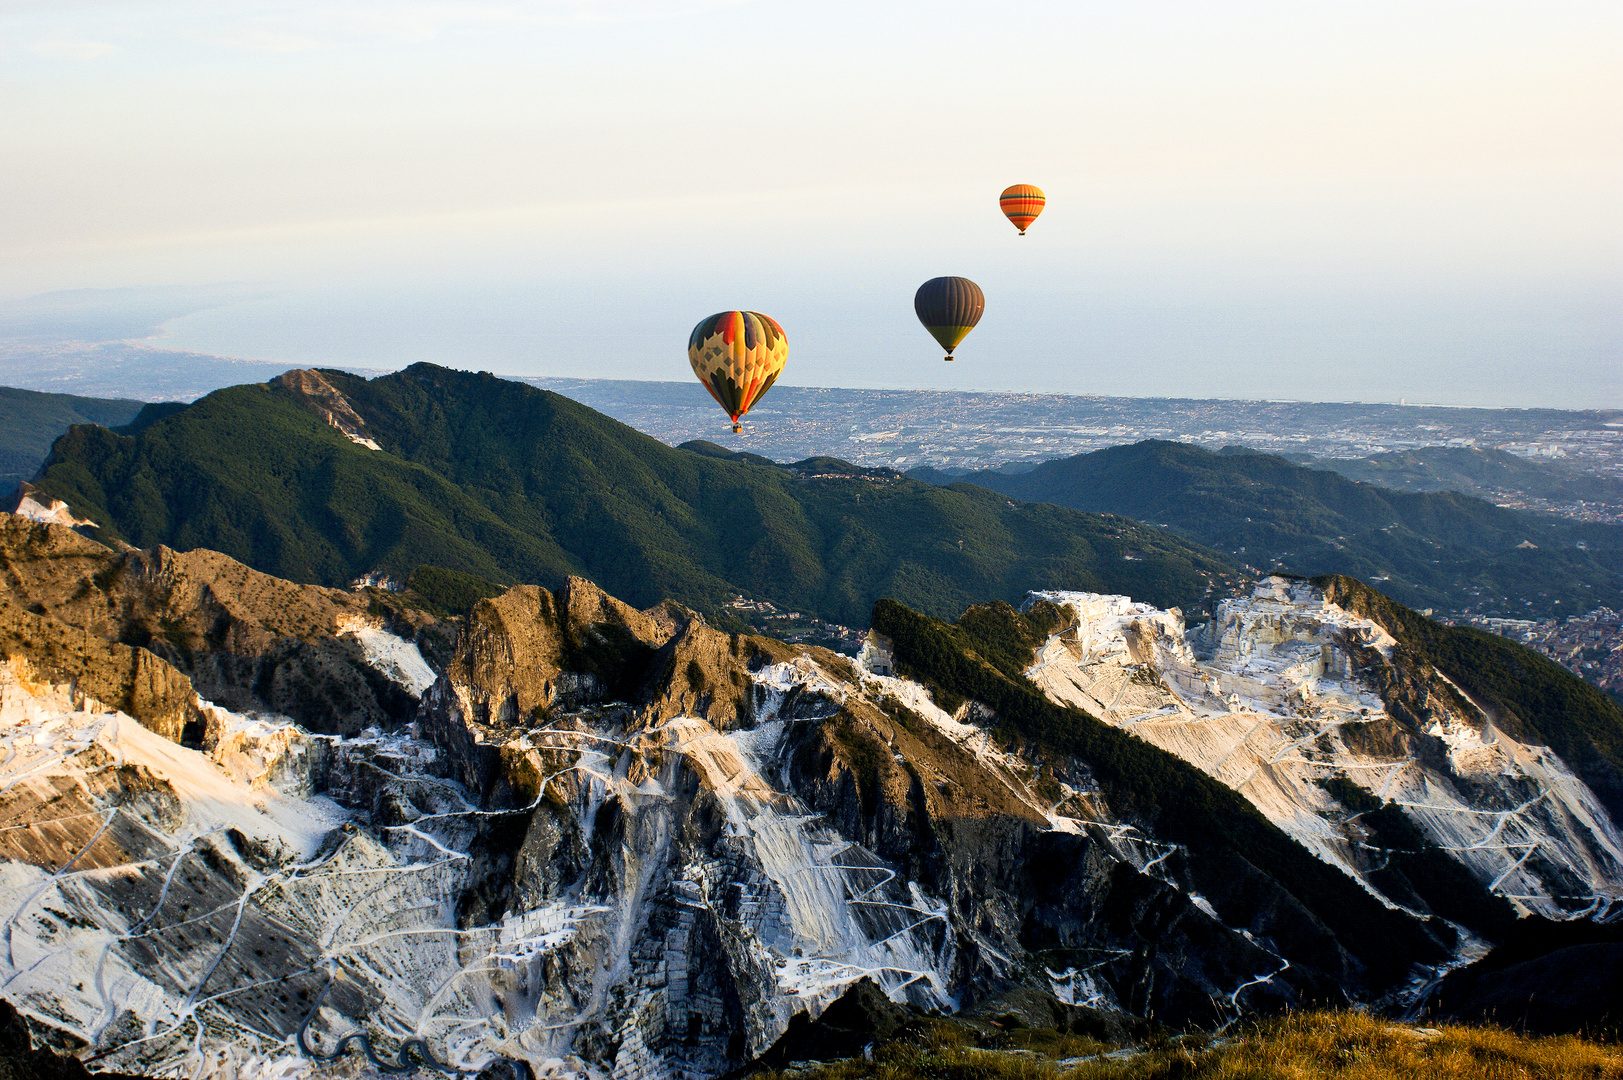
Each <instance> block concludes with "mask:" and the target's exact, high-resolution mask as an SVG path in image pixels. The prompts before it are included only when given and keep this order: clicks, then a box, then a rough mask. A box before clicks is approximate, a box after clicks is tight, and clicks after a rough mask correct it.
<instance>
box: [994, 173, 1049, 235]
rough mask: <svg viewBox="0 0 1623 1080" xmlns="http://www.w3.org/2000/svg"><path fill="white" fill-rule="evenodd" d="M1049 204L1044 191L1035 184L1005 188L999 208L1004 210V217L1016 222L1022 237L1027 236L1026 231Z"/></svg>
mask: <svg viewBox="0 0 1623 1080" xmlns="http://www.w3.org/2000/svg"><path fill="white" fill-rule="evenodd" d="M1047 203H1048V198H1047V196H1045V195H1044V194H1043V189H1042V188H1040V187H1037V186H1036V185H1035V184H1016V185H1014V186H1013V187H1010V188H1004V189H1003V194H1002V195H999V196H998V200H997V204H998V206H1000V207H1002V208H1003V216H1004V217H1006V218H1008V219H1009V220H1010V221H1012V222H1014V227H1015V228H1017V229H1019V230H1020V235H1021V236H1024V235H1026V229H1027V228H1029V227H1030V225H1031V223H1032V222H1033V221H1036V220H1037V215H1038V214H1040V213H1042V212H1043V207H1044V206H1045V205H1047Z"/></svg>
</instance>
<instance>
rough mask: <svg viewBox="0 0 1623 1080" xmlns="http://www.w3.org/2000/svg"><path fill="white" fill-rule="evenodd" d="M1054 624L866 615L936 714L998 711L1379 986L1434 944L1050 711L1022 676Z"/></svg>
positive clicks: (1008, 729)
mask: <svg viewBox="0 0 1623 1080" xmlns="http://www.w3.org/2000/svg"><path fill="white" fill-rule="evenodd" d="M1060 621H1061V619H1060V616H1059V613H1058V610H1057V609H1054V608H1052V606H1051V605H1049V606H1044V605H1039V606H1037V607H1034V608H1033V609H1032V611H1031V612H1029V613H1027V614H1025V615H1021V614H1017V613H1016V612H1014V611H1013V609H1011V608H1008V607H1007V606H1006V605H1001V604H988V605H982V606H980V607H977V608H972V609H970V610H969V611H967V612H965V613H964V615H963V617H962V618H960V619H959V620H958V622H957V623H956V624H955V625H948V624H946V623H943V622H941V621H939V620H937V619H932V618H930V617H928V616H924V615H920V614H917V613H915V612H912V611H909V610H907V609H906V608H905V607H903V606H902V605H900V604H897V603H895V602H893V601H889V600H882V601H880V602H879V603H878V604H876V605H875V606H874V613H873V628H874V630H876V631H877V632H879V633H882V634H884V635H886V636H887V637H889V638H890V639H891V641H892V643H893V645H894V654H895V658H896V662H897V666H898V668H899V670H900V671H901V673H903V674H905V675H909V676H911V677H913V678H915V679H917V680H919V681H921V682H923V683H925V684H926V685H929V686H930V687H931V688H932V691H933V693H934V694H935V696H936V698H937V700H938V701H939V702H941V703H942V704H943V706H944V707H946V708H953V707H955V705H956V703H957V702H958V701H961V700H962V699H965V698H972V699H974V700H976V701H980V702H982V703H984V704H986V705H989V706H990V707H991V708H992V709H993V711H994V712H996V714H997V722H998V733H999V735H1000V736H1001V737H1002V738H1004V739H1006V740H1012V741H1017V742H1028V743H1032V744H1035V745H1037V746H1038V747H1042V748H1046V749H1049V750H1053V751H1057V752H1059V753H1062V754H1065V755H1067V756H1070V757H1073V758H1075V759H1077V760H1080V761H1082V762H1083V763H1085V764H1086V765H1087V766H1088V768H1089V770H1090V771H1091V773H1092V775H1093V778H1094V780H1095V781H1096V782H1097V783H1098V784H1099V787H1100V789H1101V790H1102V791H1103V792H1104V795H1105V797H1106V799H1107V800H1108V802H1109V804H1110V806H1111V808H1112V809H1114V810H1115V811H1116V813H1118V814H1119V815H1121V816H1122V817H1123V818H1124V819H1126V820H1128V821H1132V822H1134V823H1136V824H1139V825H1141V826H1143V827H1144V828H1146V829H1148V830H1151V831H1152V832H1153V833H1154V835H1156V836H1158V837H1160V838H1162V839H1165V840H1170V841H1172V842H1174V843H1178V844H1182V845H1184V847H1185V848H1186V849H1187V850H1188V851H1189V852H1190V853H1191V857H1192V858H1195V859H1200V858H1213V857H1217V856H1220V855H1221V854H1222V853H1225V852H1227V853H1233V854H1236V855H1238V856H1240V857H1241V858H1243V859H1245V860H1246V861H1248V862H1250V863H1251V865H1253V866H1255V867H1257V868H1258V869H1260V870H1262V871H1263V872H1264V873H1266V874H1268V875H1269V876H1271V877H1272V878H1273V879H1274V881H1275V882H1277V883H1278V884H1279V885H1281V886H1282V887H1283V888H1284V889H1285V890H1286V891H1288V892H1290V893H1291V894H1292V895H1293V896H1295V897H1296V899H1297V900H1298V901H1300V902H1301V903H1302V904H1303V906H1305V907H1307V908H1308V909H1309V910H1310V911H1312V912H1313V913H1314V914H1315V915H1317V916H1318V917H1319V918H1320V919H1321V920H1322V921H1323V922H1324V923H1325V924H1326V925H1327V926H1328V927H1329V928H1330V929H1331V930H1332V931H1333V932H1334V933H1335V935H1336V937H1337V939H1338V940H1340V941H1341V943H1342V945H1343V946H1344V947H1345V948H1346V949H1347V950H1348V951H1349V952H1351V953H1353V954H1354V955H1355V956H1357V957H1358V958H1359V959H1360V960H1362V961H1363V962H1364V963H1365V964H1366V965H1368V967H1369V969H1370V974H1371V979H1372V981H1373V982H1374V984H1375V985H1377V986H1382V985H1386V984H1388V983H1390V982H1391V981H1393V980H1395V979H1397V978H1399V977H1401V976H1402V974H1403V973H1404V972H1405V971H1406V970H1407V968H1408V966H1409V965H1410V964H1411V963H1413V962H1416V961H1419V960H1425V959H1428V958H1429V959H1432V960H1436V959H1439V958H1440V956H1441V953H1440V950H1439V949H1438V947H1437V945H1436V944H1435V943H1434V942H1433V941H1431V940H1430V939H1429V938H1428V936H1427V935H1426V934H1425V933H1424V932H1423V931H1422V930H1421V928H1420V926H1419V925H1418V924H1417V923H1416V922H1415V921H1414V920H1412V919H1411V918H1409V917H1408V916H1405V915H1402V914H1399V913H1397V912H1395V911H1393V910H1391V909H1389V908H1386V907H1384V906H1383V905H1382V904H1381V903H1380V902H1379V901H1377V900H1376V899H1375V898H1374V897H1373V896H1371V895H1370V894H1369V893H1367V892H1365V891H1364V890H1363V889H1362V888H1361V887H1360V886H1359V885H1358V884H1356V883H1355V882H1354V881H1353V880H1352V879H1351V878H1349V877H1348V876H1347V875H1346V874H1344V873H1342V872H1341V871H1340V870H1337V869H1335V868H1334V867H1332V866H1330V865H1329V864H1328V863H1325V862H1322V861H1321V860H1319V859H1318V858H1316V857H1315V856H1313V855H1312V854H1310V853H1309V852H1308V850H1307V849H1306V848H1304V847H1302V846H1301V845H1300V844H1298V843H1297V842H1296V841H1294V840H1292V839H1291V838H1290V837H1289V836H1287V835H1286V834H1285V833H1284V832H1282V831H1281V830H1280V829H1279V828H1278V827H1276V826H1275V825H1273V824H1272V823H1271V822H1269V821H1268V820H1267V819H1266V818H1265V817H1263V816H1262V814H1261V813H1260V812H1259V811H1258V810H1257V809H1256V807H1254V806H1252V805H1251V804H1250V803H1249V802H1247V801H1246V799H1245V797H1244V796H1242V795H1240V794H1239V793H1238V792H1235V791H1233V790H1232V789H1230V788H1228V787H1225V786H1224V785H1223V784H1221V783H1220V782H1218V781H1217V780H1215V779H1213V778H1212V777H1210V776H1208V775H1206V774H1205V773H1203V772H1201V771H1200V770H1199V769H1197V768H1195V767H1194V766H1193V765H1190V764H1189V763H1187V762H1185V761H1183V760H1181V759H1180V758H1178V757H1176V756H1174V755H1172V754H1169V753H1167V752H1166V751H1164V750H1161V749H1160V748H1158V747H1156V746H1153V745H1151V744H1150V743H1147V742H1145V741H1144V740H1142V739H1139V738H1137V737H1135V736H1133V735H1130V734H1128V733H1127V732H1124V731H1120V730H1118V729H1116V728H1114V727H1111V726H1110V725H1108V724H1105V723H1104V722H1102V721H1100V720H1098V719H1097V718H1095V717H1093V716H1090V715H1089V714H1087V713H1086V712H1083V711H1082V710H1081V709H1077V708H1073V707H1069V706H1063V705H1057V704H1055V703H1054V702H1052V701H1050V700H1049V699H1048V698H1047V697H1046V696H1045V695H1044V694H1043V693H1042V691H1040V690H1038V689H1037V687H1036V686H1035V685H1033V684H1032V683H1031V681H1030V680H1028V679H1027V678H1026V677H1025V676H1024V674H1023V671H1024V669H1025V667H1026V666H1028V665H1029V664H1030V662H1031V659H1032V655H1033V650H1034V649H1035V647H1036V645H1037V644H1038V643H1039V642H1040V641H1041V640H1043V639H1044V637H1045V636H1046V634H1047V633H1048V632H1049V631H1051V630H1052V629H1054V627H1056V626H1057V625H1058V624H1059V622H1060Z"/></svg>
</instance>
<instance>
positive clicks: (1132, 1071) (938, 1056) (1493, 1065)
mask: <svg viewBox="0 0 1623 1080" xmlns="http://www.w3.org/2000/svg"><path fill="white" fill-rule="evenodd" d="M906 1034H907V1035H908V1036H909V1037H906V1038H897V1039H894V1040H893V1041H891V1042H888V1043H885V1044H882V1045H880V1046H878V1047H875V1048H874V1050H873V1053H872V1060H863V1059H852V1060H848V1061H841V1062H831V1063H829V1064H827V1065H819V1066H813V1067H812V1068H810V1069H808V1070H803V1071H798V1072H794V1073H787V1072H782V1073H770V1072H769V1073H761V1074H758V1075H759V1076H760V1077H761V1080H787V1078H788V1077H791V1076H792V1077H794V1078H795V1080H870V1078H872V1080H1057V1078H1058V1077H1061V1076H1064V1077H1066V1078H1067V1080H1271V1078H1280V1080H1287V1078H1288V1080H1332V1078H1342V1080H1355V1078H1356V1080H1577V1078H1579V1077H1586V1078H1590V1080H1623V1053H1619V1052H1618V1049H1617V1047H1616V1046H1615V1045H1610V1044H1609V1042H1608V1041H1604V1040H1603V1041H1591V1040H1588V1039H1582V1038H1578V1037H1576V1036H1572V1035H1563V1036H1559V1037H1556V1038H1529V1037H1525V1036H1521V1035H1516V1034H1513V1033H1511V1032H1509V1031H1505V1030H1503V1029H1500V1028H1495V1027H1470V1026H1466V1025H1461V1024H1443V1025H1441V1026H1439V1027H1435V1028H1422V1027H1416V1026H1411V1025H1408V1024H1397V1023H1393V1022H1391V1021H1389V1020H1385V1019H1383V1018H1381V1017H1379V1016H1374V1015H1371V1014H1369V1013H1361V1012H1309V1013H1298V1014H1296V1015H1294V1016H1287V1017H1281V1018H1276V1019H1270V1020H1260V1021H1255V1022H1253V1023H1250V1024H1247V1025H1245V1026H1243V1027H1240V1028H1236V1029H1233V1030H1230V1031H1227V1032H1224V1033H1223V1034H1222V1035H1221V1036H1219V1037H1217V1038H1212V1037H1210V1036H1206V1035H1201V1034H1191V1035H1185V1036H1174V1037H1170V1038H1169V1037H1166V1036H1162V1037H1158V1038H1155V1039H1152V1040H1150V1042H1149V1044H1148V1045H1146V1046H1143V1047H1140V1048H1137V1052H1136V1053H1132V1054H1130V1055H1124V1056H1123V1057H1121V1058H1116V1059H1111V1058H1106V1057H1103V1056H1102V1051H1104V1050H1105V1049H1106V1047H1104V1046H1102V1045H1099V1044H1096V1043H1093V1042H1092V1040H1089V1039H1085V1038H1081V1037H1078V1036H1075V1035H1060V1034H1058V1033H1056V1032H1053V1031H1047V1030H1042V1029H1017V1030H1014V1031H1010V1032H1008V1033H1006V1034H1001V1035H998V1036H995V1037H994V1038H992V1039H989V1040H975V1039H972V1038H970V1037H969V1036H968V1033H966V1032H964V1031H962V1030H959V1029H957V1028H954V1027H953V1026H951V1024H950V1022H941V1021H936V1022H930V1021H920V1022H918V1023H917V1024H916V1025H915V1030H913V1031H909V1032H907V1033H906ZM976 1041H981V1042H983V1043H990V1044H991V1046H993V1047H995V1049H983V1048H981V1047H977V1046H976V1045H974V1044H975V1042H976ZM1028 1048H1029V1049H1028ZM1011 1050H1013V1051H1017V1052H1015V1053H1010V1052H1008V1051H1011ZM1021 1050H1026V1051H1027V1052H1024V1053H1021V1052H1018V1051H1021ZM1030 1051H1035V1053H1032V1052H1030ZM1078 1058H1081V1059H1083V1060H1080V1061H1077V1060H1075V1059H1078ZM1063 1059H1071V1060H1072V1062H1073V1063H1072V1064H1069V1065H1064V1066H1062V1065H1060V1064H1059V1060H1063Z"/></svg>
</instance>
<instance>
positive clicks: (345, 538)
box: [34, 364, 1236, 624]
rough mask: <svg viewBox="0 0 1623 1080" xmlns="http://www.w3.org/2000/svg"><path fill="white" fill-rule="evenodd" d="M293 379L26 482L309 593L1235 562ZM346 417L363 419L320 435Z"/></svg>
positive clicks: (922, 589)
mask: <svg viewBox="0 0 1623 1080" xmlns="http://www.w3.org/2000/svg"><path fill="white" fill-rule="evenodd" d="M314 375H315V378H318V379H319V380H320V382H321V385H322V387H325V389H318V391H317V392H312V391H311V388H312V387H314V385H315V384H314V382H313V381H312V379H310V378H308V377H306V376H305V375H304V374H300V373H289V376H287V377H284V378H282V379H280V380H277V382H276V383H274V384H254V385H247V386H240V387H233V388H229V389H226V390H221V391H216V392H215V393H213V394H210V395H208V396H207V397H204V398H202V399H200V400H199V401H197V402H194V403H193V404H191V405H190V406H187V407H186V408H185V409H182V410H180V411H177V412H173V413H171V414H169V415H165V416H162V417H160V418H158V419H156V420H155V421H153V422H151V423H147V424H146V425H145V426H144V427H141V428H140V430H138V431H135V432H134V433H133V434H131V435H120V434H118V433H115V432H112V431H108V430H107V429H104V428H93V427H83V426H81V427H75V428H73V429H71V430H70V431H69V432H68V433H67V434H65V435H64V436H63V437H62V438H61V439H59V440H58V441H57V443H56V445H55V447H54V448H53V450H52V455H51V457H50V459H49V460H48V461H47V462H46V464H45V466H44V468H43V469H42V470H41V473H40V475H39V477H38V478H37V480H36V482H35V485H34V486H35V487H36V488H37V489H39V491H40V492H41V493H42V495H44V496H48V497H50V498H60V499H63V500H65V501H67V502H68V503H69V504H70V505H71V506H72V507H74V508H75V510H76V511H77V512H78V513H79V514H80V515H81V516H89V517H90V518H91V519H92V520H94V521H97V522H98V523H99V524H100V525H101V527H102V528H103V530H104V534H105V535H106V536H107V537H108V538H109V539H118V540H127V541H129V542H132V543H134V544H135V545H136V546H138V547H151V546H154V545H156V544H165V545H167V546H170V547H173V548H176V549H186V548H193V547H197V548H210V549H213V550H220V551H223V552H225V553H226V554H229V555H231V556H232V557H234V558H237V559H240V560H241V561H243V562H246V563H248V564H249V565H252V566H255V567H257V568H259V569H262V570H265V571H267V572H272V573H276V574H278V575H279V576H284V577H288V578H291V579H296V580H305V581H313V582H318V583H322V584H327V585H345V584H348V583H349V582H350V581H352V580H355V579H357V578H360V577H363V576H366V575H369V574H376V573H380V572H381V573H383V574H386V575H389V576H392V577H395V578H396V579H398V580H404V579H405V578H407V577H408V576H409V575H410V573H411V572H412V570H413V569H415V568H416V567H418V566H422V565H431V566H441V567H446V568H448V569H451V570H454V571H459V572H463V573H468V574H473V575H477V576H479V577H482V578H485V579H487V580H489V581H493V582H495V583H497V584H499V585H505V584H511V583H513V582H515V581H535V582H540V583H543V584H548V585H551V586H554V587H556V586H557V585H558V584H561V582H562V581H563V579H564V578H566V577H567V576H569V575H570V574H576V575H580V576H584V577H590V578H592V579H594V580H600V581H603V582H607V583H608V584H609V586H610V587H611V588H612V590H613V591H614V592H616V593H617V594H619V595H623V596H627V597H629V598H631V599H632V600H633V601H634V602H636V603H639V604H652V603H656V602H658V601H660V600H663V599H666V598H676V599H680V600H682V601H683V602H686V603H689V604H691V605H693V606H695V607H698V608H701V609H704V610H709V611H712V612H715V611H716V610H717V609H718V608H719V607H720V605H721V604H722V603H724V602H725V601H727V600H730V599H731V598H732V596H733V595H735V594H737V593H744V594H745V595H754V596H760V597H764V598H769V599H772V600H773V601H774V602H776V603H779V604H781V605H783V606H785V607H793V608H796V609H799V610H804V611H811V612H815V613H818V614H820V615H821V616H823V617H825V618H830V619H832V620H833V621H838V622H844V623H853V624H854V623H860V622H861V621H862V620H864V619H865V618H866V616H867V613H868V609H869V607H870V606H871V604H872V602H873V601H874V600H875V599H877V598H878V597H879V596H882V595H894V596H897V597H899V598H901V599H904V600H905V601H907V602H909V603H911V604H915V605H917V606H919V607H921V608H923V609H925V610H929V611H935V612H941V613H944V614H950V613H954V612H956V611H959V610H962V608H963V607H965V606H967V605H968V604H969V603H972V602H974V601H977V600H980V599H984V598H986V597H989V596H1003V597H1005V598H1007V599H1010V600H1014V599H1018V598H1019V596H1020V595H1022V594H1023V592H1024V591H1025V590H1026V589H1027V588H1029V587H1031V586H1032V585H1033V584H1036V585H1052V586H1054V587H1061V586H1069V587H1077V588H1096V589H1098V588H1108V589H1113V590H1122V591H1132V592H1135V593H1139V594H1143V595H1147V596H1151V597H1153V598H1155V599H1156V600H1157V601H1159V602H1164V603H1167V604H1182V605H1185V606H1188V607H1197V606H1199V605H1200V604H1201V603H1203V602H1204V599H1205V597H1207V596H1209V595H1211V593H1212V591H1213V590H1214V589H1215V588H1217V587H1219V586H1220V585H1222V584H1223V583H1226V582H1229V581H1232V580H1234V578H1235V576H1236V574H1235V571H1234V570H1233V568H1232V567H1231V566H1230V565H1229V564H1228V562H1227V561H1226V560H1225V559H1224V558H1223V557H1222V556H1220V555H1218V554H1216V553H1215V552H1211V551H1209V550H1206V549H1203V548H1201V547H1199V546H1197V545H1193V544H1190V543H1188V542H1187V541H1184V540H1182V539H1179V538H1174V537H1169V536H1167V535H1165V534H1164V533H1163V532H1162V531H1161V530H1158V529H1154V528H1151V527H1147V526H1141V525H1138V524H1137V523H1134V522H1129V521H1125V520H1122V519H1120V518H1108V517H1100V516H1097V515H1088V514H1081V513H1078V512H1076V511H1072V510H1066V509H1063V508H1059V507H1052V506H1042V505H1027V504H1018V505H1017V504H1015V503H1014V502H1012V501H1011V500H1008V499H1007V498H1006V497H1003V496H999V495H995V494H992V493H990V492H978V493H977V492H970V493H964V492H947V491H943V490H941V489H938V488H934V487H932V486H930V485H926V484H923V483H920V482H918V481H913V480H909V479H906V478H905V477H902V476H900V475H899V474H893V473H890V472H889V471H888V470H864V469H859V468H857V467H854V466H849V465H845V464H844V463H840V464H841V465H843V466H844V467H843V468H841V469H829V470H823V471H819V470H818V469H816V468H813V469H812V470H811V471H810V472H805V471H801V472H797V471H795V470H793V469H784V468H781V467H778V466H770V467H769V466H766V465H761V464H758V463H755V462H751V461H747V460H743V461H740V460H734V459H731V458H716V457H712V456H708V455H707V454H705V453H703V452H695V451H692V450H680V449H675V448H672V447H668V446H665V445H664V444H663V443H660V442H658V441H657V440H655V439H652V438H650V437H649V436H646V435H643V434H641V433H639V432H636V431H635V430H633V429H631V428H628V427H626V426H625V425H623V424H620V423H618V422H616V421H613V420H610V419H608V418H607V417H604V416H602V415H601V414H598V413H596V412H593V411H592V410H590V409H587V408H586V407H584V406H581V405H579V404H577V403H575V402H572V401H569V400H568V399H567V398H563V397H560V396H558V395H556V394H551V393H549V392H546V391H542V390H539V389H537V388H535V387H531V386H527V385H524V384H520V383H513V382H507V381H505V380H500V379H497V378H495V377H494V376H491V375H489V374H487V373H482V374H472V373H465V372H456V371H451V370H449V369H445V368H438V367H434V366H433V365H428V364H418V365H414V366H412V367H410V368H407V369H406V370H404V371H402V372H397V373H394V374H391V375H386V376H380V377H378V378H375V379H372V380H367V379H364V378H361V377H358V376H354V375H350V374H347V373H344V372H336V371H321V372H317V373H314ZM332 394H336V395H338V397H339V398H341V400H342V403H343V409H339V410H337V411H335V402H334V400H333V398H332ZM344 410H348V412H346V413H345V415H346V416H347V415H349V414H350V413H352V414H353V415H354V417H355V418H356V420H358V421H360V422H361V423H362V424H364V432H363V430H362V428H361V427H357V426H356V424H355V423H354V422H352V421H345V423H347V424H348V426H349V427H350V428H352V429H353V430H350V431H346V430H344V429H343V428H341V427H340V426H335V425H336V423H337V421H336V420H335V417H336V416H337V415H338V412H344ZM368 443H371V444H373V445H376V446H377V447H378V449H372V448H371V446H369V445H367V444H368ZM818 460H819V459H811V462H812V464H813V465H815V463H816V462H817V461H818ZM830 460H832V459H830Z"/></svg>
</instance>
